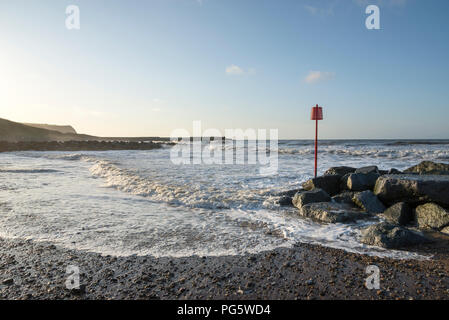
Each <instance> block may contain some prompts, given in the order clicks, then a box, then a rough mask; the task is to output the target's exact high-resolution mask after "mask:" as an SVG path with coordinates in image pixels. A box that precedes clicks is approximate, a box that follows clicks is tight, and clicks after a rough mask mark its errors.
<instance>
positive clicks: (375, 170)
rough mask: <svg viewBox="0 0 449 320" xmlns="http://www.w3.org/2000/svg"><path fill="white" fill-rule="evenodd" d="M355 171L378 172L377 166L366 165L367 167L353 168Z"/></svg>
mask: <svg viewBox="0 0 449 320" xmlns="http://www.w3.org/2000/svg"><path fill="white" fill-rule="evenodd" d="M355 173H364V174H369V173H376V174H379V168H378V167H377V166H368V167H362V168H358V169H356V170H355Z"/></svg>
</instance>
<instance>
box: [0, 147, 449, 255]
mask: <svg viewBox="0 0 449 320" xmlns="http://www.w3.org/2000/svg"><path fill="white" fill-rule="evenodd" d="M448 146H449V141H426V142H422V141H420V142H416V141H390V140H387V141H380V140H370V141H356V140H346V141H321V142H320V151H319V152H320V154H319V173H323V172H324V171H325V170H326V169H327V168H329V167H331V166H340V165H346V166H355V167H361V166H367V165H377V166H379V168H380V169H390V168H397V169H399V170H401V169H405V168H408V167H410V166H412V165H414V164H417V163H419V162H420V161H423V160H433V161H439V162H449V148H448ZM221 147H222V146H221V145H220V144H218V142H212V143H211V144H210V145H209V144H204V145H203V148H205V150H208V151H210V150H214V149H215V150H216V149H217V148H221ZM278 147H279V152H278V172H277V174H274V175H268V176H264V175H261V174H260V171H259V169H260V165H259V164H227V165H224V164H195V165H194V164H183V165H177V164H174V163H173V162H172V161H171V160H170V153H171V150H172V149H171V148H172V146H165V147H164V148H162V149H158V150H149V151H103V152H35V151H29V152H10V153H0V236H1V237H6V238H21V239H32V240H35V241H48V242H51V243H55V244H57V245H60V246H63V247H67V248H73V249H79V250H88V251H93V252H98V253H101V254H105V255H106V254H109V255H116V256H126V255H133V254H136V255H153V256H156V257H163V256H173V257H180V256H192V255H199V256H208V255H213V256H217V255H241V254H245V253H256V252H260V251H265V250H270V249H274V248H278V247H291V246H292V245H294V244H295V243H314V244H321V245H324V246H329V247H333V248H340V249H344V250H347V251H350V252H358V253H362V254H369V255H377V256H382V257H383V256H387V257H393V258H398V259H403V258H416V259H418V258H425V257H422V256H419V255H417V254H415V253H411V252H406V251H398V250H385V249H382V248H376V247H371V246H366V245H362V244H360V243H359V241H358V239H359V237H360V229H361V228H362V227H363V226H366V225H367V224H370V223H374V222H375V221H368V222H367V221H365V222H358V223H354V224H320V223H316V222H313V221H310V220H307V219H303V218H300V217H299V216H298V215H297V209H295V208H286V207H280V206H278V205H277V204H276V201H275V200H276V197H275V196H274V195H275V194H276V193H278V192H280V191H286V190H290V189H295V188H299V187H300V184H301V183H302V182H303V181H305V180H307V179H308V178H310V177H311V176H312V173H313V150H314V149H313V143H312V142H311V141H300V140H285V141H279V146H278Z"/></svg>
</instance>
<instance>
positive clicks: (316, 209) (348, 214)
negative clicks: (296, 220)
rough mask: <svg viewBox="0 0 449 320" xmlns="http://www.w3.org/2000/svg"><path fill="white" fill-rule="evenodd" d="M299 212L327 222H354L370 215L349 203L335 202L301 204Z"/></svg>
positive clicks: (304, 215)
mask: <svg viewBox="0 0 449 320" xmlns="http://www.w3.org/2000/svg"><path fill="white" fill-rule="evenodd" d="M299 214H300V215H301V216H303V217H306V218H311V219H313V220H317V221H320V222H327V223H337V222H354V221H355V220H358V219H363V218H367V217H369V216H370V215H369V214H367V213H364V212H361V211H360V210H357V209H354V207H352V206H350V205H347V204H342V203H336V202H315V203H309V204H306V205H304V206H302V208H301V209H300V210H299Z"/></svg>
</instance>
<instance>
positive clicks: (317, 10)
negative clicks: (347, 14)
mask: <svg viewBox="0 0 449 320" xmlns="http://www.w3.org/2000/svg"><path fill="white" fill-rule="evenodd" d="M334 7H335V2H331V3H329V4H328V5H327V6H325V7H316V6H311V5H305V6H304V9H306V11H307V12H309V13H310V14H311V15H314V16H322V17H327V16H332V15H334Z"/></svg>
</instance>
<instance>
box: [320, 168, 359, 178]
mask: <svg viewBox="0 0 449 320" xmlns="http://www.w3.org/2000/svg"><path fill="white" fill-rule="evenodd" d="M355 170H356V168H352V167H345V166H342V167H332V168H329V169H327V170H326V172H325V173H324V175H325V176H328V175H339V176H344V175H345V174H348V173H353V172H355Z"/></svg>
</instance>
